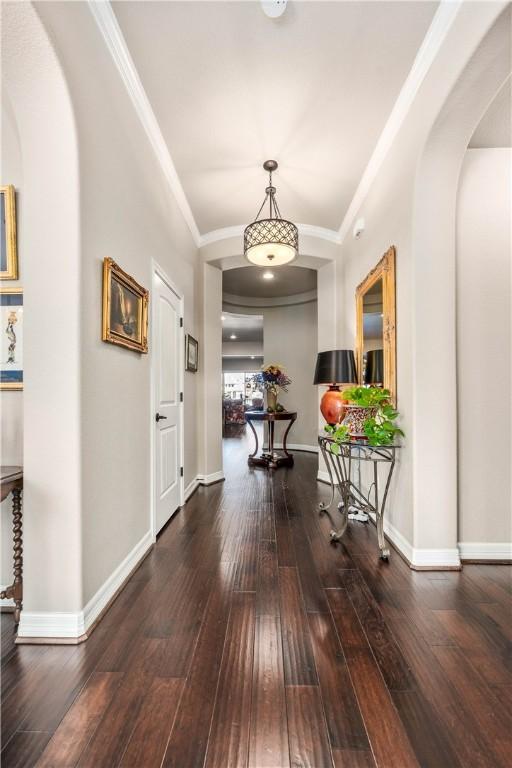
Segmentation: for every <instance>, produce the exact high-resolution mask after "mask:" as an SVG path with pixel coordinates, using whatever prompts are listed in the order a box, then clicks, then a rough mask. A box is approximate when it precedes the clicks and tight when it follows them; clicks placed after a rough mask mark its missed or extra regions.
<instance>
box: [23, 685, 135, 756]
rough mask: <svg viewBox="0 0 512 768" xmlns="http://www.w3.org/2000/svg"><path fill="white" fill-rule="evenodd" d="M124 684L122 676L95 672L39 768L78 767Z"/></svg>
mask: <svg viewBox="0 0 512 768" xmlns="http://www.w3.org/2000/svg"><path fill="white" fill-rule="evenodd" d="M120 682H121V673H119V672H96V673H95V674H93V675H92V676H91V678H90V680H89V681H88V683H87V685H86V686H85V687H84V689H83V690H82V692H81V693H80V695H79V696H78V698H77V699H76V700H75V702H74V703H73V705H72V706H71V708H70V709H69V710H68V712H67V714H66V716H65V717H64V719H63V720H62V722H61V723H60V725H59V726H58V728H57V730H56V731H55V733H54V734H53V736H52V738H51V740H50V742H49V743H48V746H47V747H46V749H45V751H44V753H43V754H42V755H41V758H40V760H39V761H38V763H37V768H71V766H75V765H76V764H77V763H78V761H79V759H80V756H81V754H82V752H83V751H84V749H85V747H86V746H87V744H88V742H89V739H90V738H91V736H92V735H93V733H94V731H95V730H96V728H97V726H98V724H99V722H100V720H101V718H102V716H103V715H104V713H105V710H106V708H107V707H108V705H109V704H110V702H111V700H112V697H113V695H114V693H115V691H116V690H117V688H118V686H119V684H120Z"/></svg>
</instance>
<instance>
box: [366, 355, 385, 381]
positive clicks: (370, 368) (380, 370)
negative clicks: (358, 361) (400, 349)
mask: <svg viewBox="0 0 512 768" xmlns="http://www.w3.org/2000/svg"><path fill="white" fill-rule="evenodd" d="M364 383H365V384H384V350H382V349H371V350H370V351H369V352H367V353H366V368H365V372H364Z"/></svg>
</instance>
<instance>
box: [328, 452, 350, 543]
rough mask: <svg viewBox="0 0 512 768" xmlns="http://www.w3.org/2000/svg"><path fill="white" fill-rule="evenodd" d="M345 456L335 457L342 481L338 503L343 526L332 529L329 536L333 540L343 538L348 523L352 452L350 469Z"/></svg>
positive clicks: (338, 473) (339, 477)
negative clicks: (339, 501)
mask: <svg viewBox="0 0 512 768" xmlns="http://www.w3.org/2000/svg"><path fill="white" fill-rule="evenodd" d="M345 458H346V457H345V455H342V456H341V458H340V457H336V458H335V459H333V461H336V462H337V464H336V467H337V472H336V474H337V475H338V479H339V483H340V494H341V504H339V505H338V509H339V511H340V514H341V526H340V527H339V528H338V529H337V530H336V531H335V530H332V531H330V533H329V536H330V538H331V541H339V540H340V539H341V538H343V536H344V535H345V531H346V530H347V525H348V509H349V504H350V454H349V459H348V470H347V465H346V463H345Z"/></svg>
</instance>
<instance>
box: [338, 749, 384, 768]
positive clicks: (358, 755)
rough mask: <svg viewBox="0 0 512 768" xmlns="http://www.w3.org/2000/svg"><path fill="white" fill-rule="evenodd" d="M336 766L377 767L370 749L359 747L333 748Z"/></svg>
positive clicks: (346, 767) (352, 767) (350, 767)
mask: <svg viewBox="0 0 512 768" xmlns="http://www.w3.org/2000/svg"><path fill="white" fill-rule="evenodd" d="M332 757H333V762H334V768H376V766H375V760H374V759H373V755H372V753H371V752H370V751H365V750H359V749H333V751H332Z"/></svg>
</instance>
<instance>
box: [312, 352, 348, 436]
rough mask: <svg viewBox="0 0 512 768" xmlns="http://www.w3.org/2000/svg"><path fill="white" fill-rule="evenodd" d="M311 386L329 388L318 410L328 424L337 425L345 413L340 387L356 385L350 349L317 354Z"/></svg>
mask: <svg viewBox="0 0 512 768" xmlns="http://www.w3.org/2000/svg"><path fill="white" fill-rule="evenodd" d="M313 384H324V385H326V386H328V387H329V389H328V390H327V391H326V392H325V393H324V396H323V397H322V401H321V403H320V410H321V412H322V416H323V417H324V419H325V420H326V422H327V423H328V424H339V423H340V421H341V420H342V418H343V415H344V411H345V402H344V400H343V398H342V396H341V392H340V386H341V385H344V384H357V371H356V361H355V358H354V352H353V351H352V350H351V349H332V350H329V351H328V352H319V353H318V357H317V359H316V369H315V378H314V381H313Z"/></svg>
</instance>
